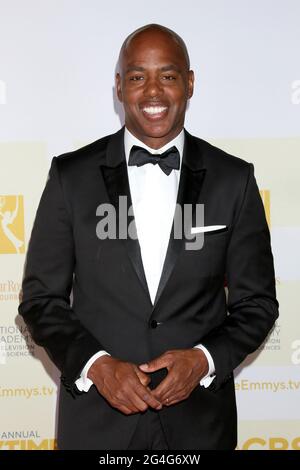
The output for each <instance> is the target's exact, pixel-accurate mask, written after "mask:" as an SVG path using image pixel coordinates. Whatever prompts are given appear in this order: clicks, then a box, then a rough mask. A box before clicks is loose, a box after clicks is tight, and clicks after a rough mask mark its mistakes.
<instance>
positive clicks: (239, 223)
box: [201, 164, 278, 390]
mask: <svg viewBox="0 0 300 470" xmlns="http://www.w3.org/2000/svg"><path fill="white" fill-rule="evenodd" d="M226 279H227V287H228V305H227V310H228V315H227V318H226V320H225V321H224V323H223V324H222V325H220V326H219V327H218V328H216V329H214V330H213V331H211V333H210V334H208V335H207V336H206V337H205V338H203V339H202V340H201V342H202V344H203V345H204V346H205V347H206V348H207V349H208V350H209V352H210V353H211V355H212V357H213V359H214V363H215V369H216V379H215V380H214V382H213V383H212V384H211V389H212V390H216V389H218V388H219V387H220V386H221V385H222V383H224V382H226V381H227V380H228V379H229V378H231V377H232V372H233V370H234V369H235V368H236V367H237V366H238V365H239V364H240V363H241V362H242V361H243V360H244V359H245V358H246V356H247V355H248V354H250V353H252V352H254V351H255V350H256V349H257V348H258V347H259V346H260V344H261V343H262V342H263V340H264V339H265V338H266V336H267V334H268V332H269V331H270V329H271V328H272V326H273V325H274V323H275V320H276V319H277V317H278V302H277V300H276V290H275V275H274V266H273V255H272V251H271V244H270V232H269V229H268V225H267V221H266V217H265V211H264V207H263V203H262V200H261V197H260V194H259V190H258V187H257V184H256V180H255V176H254V167H253V164H249V174H248V180H247V184H246V189H245V193H244V196H243V198H242V203H241V206H240V210H239V213H238V215H237V217H236V219H235V222H234V224H233V227H232V232H231V237H230V240H229V245H228V249H227V261H226Z"/></svg>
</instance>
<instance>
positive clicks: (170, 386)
mask: <svg viewBox="0 0 300 470" xmlns="http://www.w3.org/2000/svg"><path fill="white" fill-rule="evenodd" d="M152 392H153V395H154V396H155V397H156V398H157V399H158V400H159V401H160V402H163V400H164V399H165V398H167V397H170V395H174V393H175V392H176V382H175V380H174V377H173V374H172V372H169V373H168V375H167V377H166V378H165V379H164V380H162V381H161V382H160V384H158V386H157V387H156V388H155V389H154V390H152Z"/></svg>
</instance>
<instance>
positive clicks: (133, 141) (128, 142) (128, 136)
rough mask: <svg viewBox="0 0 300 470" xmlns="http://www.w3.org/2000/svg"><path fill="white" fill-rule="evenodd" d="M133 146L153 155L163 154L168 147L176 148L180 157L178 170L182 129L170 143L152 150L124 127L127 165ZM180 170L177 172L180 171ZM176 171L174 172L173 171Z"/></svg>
mask: <svg viewBox="0 0 300 470" xmlns="http://www.w3.org/2000/svg"><path fill="white" fill-rule="evenodd" d="M133 145H138V146H139V147H143V148H145V149H146V150H148V151H149V152H151V153H153V154H155V153H163V152H165V150H167V149H168V148H170V147H173V145H175V147H177V150H178V152H179V157H180V168H181V162H182V153H183V145H184V129H182V130H181V131H180V132H179V134H178V135H177V136H176V137H175V138H174V139H172V140H170V142H168V143H166V144H165V145H164V146H163V147H160V148H159V149H153V148H151V147H148V146H147V145H146V144H144V142H142V141H141V140H139V139H138V138H137V137H135V136H134V135H133V134H132V133H131V132H130V131H129V130H128V129H127V127H125V132H124V148H125V155H126V161H127V164H128V159H129V154H130V150H131V147H132V146H133ZM180 168H179V170H178V171H180ZM175 171H176V170H175Z"/></svg>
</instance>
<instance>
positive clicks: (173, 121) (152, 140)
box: [116, 28, 194, 149]
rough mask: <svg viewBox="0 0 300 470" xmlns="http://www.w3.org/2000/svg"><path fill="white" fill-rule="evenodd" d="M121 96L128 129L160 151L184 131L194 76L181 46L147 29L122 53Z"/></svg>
mask: <svg viewBox="0 0 300 470" xmlns="http://www.w3.org/2000/svg"><path fill="white" fill-rule="evenodd" d="M119 66H120V69H119V73H117V75H116V85H117V94H118V98H119V100H120V101H121V102H122V103H123V106H124V110H125V125H126V127H127V128H128V130H129V131H130V132H131V133H132V134H133V135H135V136H136V137H137V138H138V139H139V140H141V141H142V142H144V143H145V144H146V145H148V146H149V147H152V148H155V149H156V148H160V147H162V146H163V145H165V144H166V143H167V142H169V141H170V140H172V139H174V138H175V137H176V136H177V135H178V134H179V132H180V131H181V130H182V128H183V125H184V117H185V111H186V105H187V100H188V99H189V98H191V96H192V94H193V84H194V74H193V72H192V71H191V70H189V68H188V61H187V57H186V55H185V53H184V50H183V49H182V47H181V45H180V44H179V43H178V42H177V41H176V40H175V39H174V38H173V37H172V35H171V34H169V33H167V32H165V31H161V30H159V29H155V28H154V29H151V28H150V29H146V30H144V31H142V32H140V33H137V35H134V36H133V37H132V38H131V39H130V40H129V41H128V43H127V45H126V46H125V48H124V49H123V50H122V51H121V54H120V60H119Z"/></svg>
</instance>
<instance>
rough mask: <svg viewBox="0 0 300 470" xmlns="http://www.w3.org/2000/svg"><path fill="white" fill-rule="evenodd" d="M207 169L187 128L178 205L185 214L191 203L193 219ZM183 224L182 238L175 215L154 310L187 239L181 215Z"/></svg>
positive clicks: (181, 219) (181, 223)
mask: <svg viewBox="0 0 300 470" xmlns="http://www.w3.org/2000/svg"><path fill="white" fill-rule="evenodd" d="M205 172H206V169H205V168H203V160H202V155H201V153H200V150H199V148H198V146H197V144H196V139H195V138H193V136H192V135H191V134H189V133H188V132H187V131H186V130H185V141H184V150H183V157H182V165H181V173H180V181H179V188H178V194H177V201H176V205H178V206H180V207H181V214H182V215H183V206H184V204H191V206H192V219H193V218H194V216H195V207H196V203H197V202H198V200H199V196H200V191H201V188H202V185H203V181H204V177H205ZM180 225H181V232H182V237H181V238H175V237H174V232H175V217H174V219H173V225H172V229H171V235H170V240H169V245H168V249H167V253H166V257H165V261H164V265H163V269H162V274H161V278H160V282H159V285H158V289H157V292H156V297H155V300H154V305H153V310H154V308H155V307H156V305H157V303H158V300H159V298H160V297H161V295H162V292H163V290H164V288H165V286H166V284H167V282H168V280H169V278H170V276H171V274H172V271H173V269H174V267H175V264H176V261H177V259H178V256H179V254H180V252H181V251H182V250H183V249H184V245H185V242H186V241H187V240H186V238H185V236H184V226H183V218H182V217H180Z"/></svg>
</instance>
